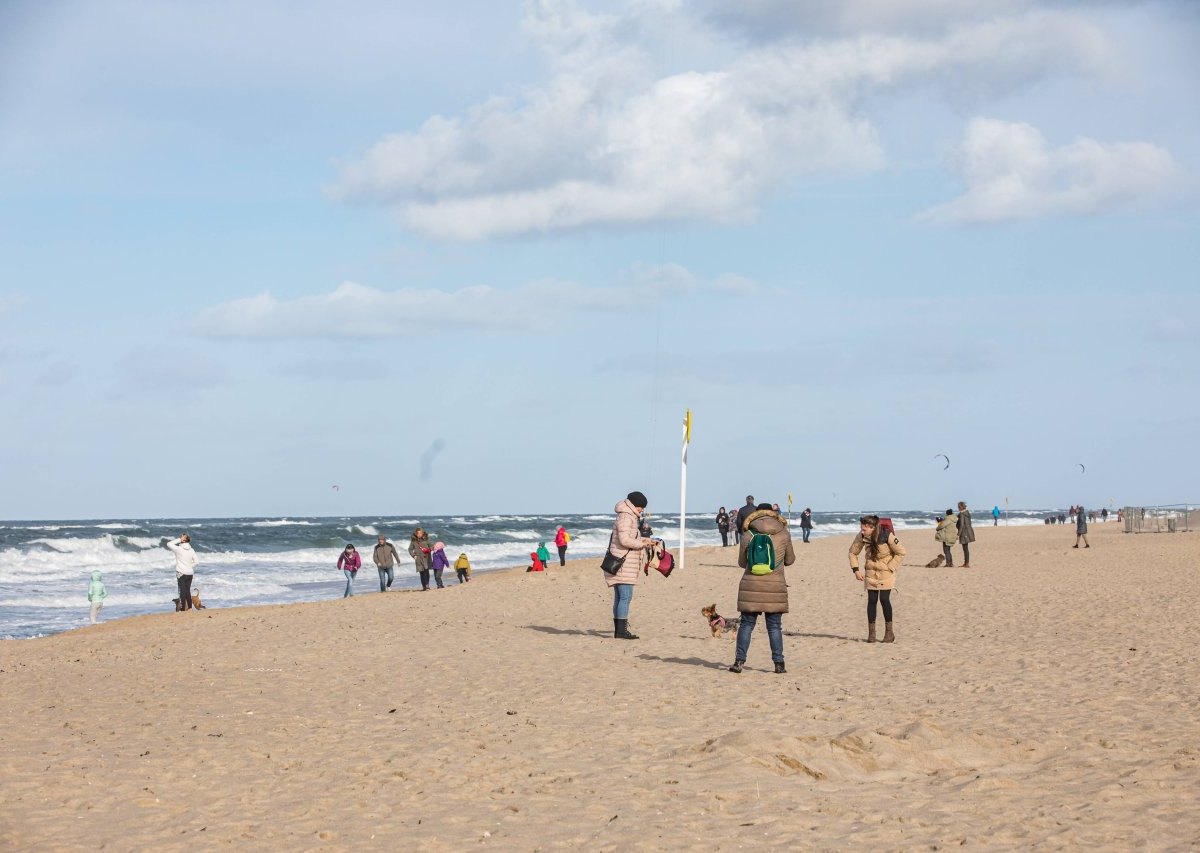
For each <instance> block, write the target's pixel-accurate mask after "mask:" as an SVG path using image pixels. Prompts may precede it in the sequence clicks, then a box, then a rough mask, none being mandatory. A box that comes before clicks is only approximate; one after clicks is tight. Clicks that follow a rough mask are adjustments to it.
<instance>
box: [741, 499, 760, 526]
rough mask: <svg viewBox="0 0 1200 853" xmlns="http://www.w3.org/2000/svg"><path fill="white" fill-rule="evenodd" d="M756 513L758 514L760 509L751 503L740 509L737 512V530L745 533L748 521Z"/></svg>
mask: <svg viewBox="0 0 1200 853" xmlns="http://www.w3.org/2000/svg"><path fill="white" fill-rule="evenodd" d="M756 512H758V508H757V507H755V506H754V504H750V503H748V504H746V505H745V506H744V507H742V508H741V509H739V510H738V511H737V529H738V530H743V531H744V530H745V529H746V519H747V518H749V517H750V516H751V515H753V514H754V513H756Z"/></svg>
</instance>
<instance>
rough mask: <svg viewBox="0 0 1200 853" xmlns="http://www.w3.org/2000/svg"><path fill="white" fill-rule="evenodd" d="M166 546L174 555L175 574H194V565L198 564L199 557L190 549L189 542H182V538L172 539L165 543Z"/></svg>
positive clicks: (190, 544)
mask: <svg viewBox="0 0 1200 853" xmlns="http://www.w3.org/2000/svg"><path fill="white" fill-rule="evenodd" d="M167 547H168V548H170V549H171V553H173V554H174V555H175V573H176V574H180V575H194V574H195V573H196V566H197V565H199V563H200V558H199V557H197V556H196V552H195V551H193V550H192V543H191V542H184V541H183V540H182V539H173V540H171V541H170V542H168V543H167Z"/></svg>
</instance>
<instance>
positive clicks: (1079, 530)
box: [1075, 507, 1087, 536]
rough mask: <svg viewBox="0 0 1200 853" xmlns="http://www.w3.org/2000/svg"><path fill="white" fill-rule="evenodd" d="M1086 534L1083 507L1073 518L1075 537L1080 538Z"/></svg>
mask: <svg viewBox="0 0 1200 853" xmlns="http://www.w3.org/2000/svg"><path fill="white" fill-rule="evenodd" d="M1085 533H1087V516H1086V515H1084V514H1083V507H1080V508H1079V514H1078V515H1076V516H1075V535H1076V536H1082V535H1084V534H1085Z"/></svg>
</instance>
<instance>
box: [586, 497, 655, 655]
mask: <svg viewBox="0 0 1200 853" xmlns="http://www.w3.org/2000/svg"><path fill="white" fill-rule="evenodd" d="M648 503H649V502H648V501H647V500H646V496H645V495H643V494H642V493H641V492H630V493H629V495H628V496H627V497H626V498H625V500H623V501H621V502H620V503H618V504H617V505H616V506H615V507H613V511H614V512H615V513H616V514H617V518H616V520H615V521H614V522H613V528H612V533H611V534H610V535H609V537H608V549H607V550H606V551H605V553H604V559H603V561H602V562H601V564H600V567H601V568H602V569H603V570H604V582H605V583H606V584H608V588H609V589H611V590H612V591H613V637H614V638H615V639H618V640H636V639H637V638H638V636H637V634H634V633H632V632H631V631H630V630H629V605H630V602H632V601H633V587H634V586H635V585H636V584H637V582H638V579H639V578H640V577H641V574H642V564H643V561H644V560H645V552H646V551H647V550H649V549H651V548H653V547H654V545H655V542H654V540H653V539H647V538H645V537H643V536H642V535H641V534H640V533H639V532H638V528H639V525H638V521H639V519H641V517H642V513H643V512H645V510H646V505H647V504H648Z"/></svg>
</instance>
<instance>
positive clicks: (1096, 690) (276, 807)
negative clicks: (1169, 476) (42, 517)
mask: <svg viewBox="0 0 1200 853" xmlns="http://www.w3.org/2000/svg"><path fill="white" fill-rule="evenodd" d="M976 529H977V532H978V537H979V538H978V541H977V542H976V543H975V544H974V545H973V546H972V557H973V558H974V559H973V568H971V569H962V568H954V569H947V568H941V569H926V568H924V567H923V564H924V563H925V562H926V561H928V560H930V559H931V558H933V557H934V556H935V555H936V554H938V553H940V548H939V547H938V546H937V543H935V542H934V540H933V534H932V531H914V532H908V533H904V532H903V531H902V535H903V537H904V544H905V545H906V547H907V548H908V552H909V556H908V558H907V560H906V568H905V569H904V570H903V572H902V574H901V575H900V579H899V582H898V585H897V586H898V589H899V592H898V593H897V594H896V596H895V599H894V602H895V607H896V635H897V642H896V643H895V644H891V645H883V644H877V645H868V644H866V643H864V642H862V640H863V638H864V637H865V633H866V624H865V622H866V618H865V602H866V599H865V595H864V593H863V591H862V587H861V585H860V584H856V583H855V582H854V580H853V578H852V576H851V574H850V572H849V571H848V569H847V562H846V556H845V553H846V549H847V546H848V539H846V538H842V537H839V538H830V539H820V540H815V541H814V542H813V543H811V544H809V545H803V544H800V543H799V542H797V544H796V550H797V553H798V560H797V564H796V565H795V566H793V567H791V568H789V569H788V570H787V571H788V580H789V583H790V596H791V608H792V609H791V613H789V614H788V615H787V616H785V617H784V630H785V632H786V636H785V638H784V643H785V650H786V654H787V665H788V672H787V673H786V674H785V675H775V674H774V673H773V672H771V662H770V655H769V650H768V646H767V638H766V632H765V630H764V628H763V625H762V623H761V621H760V623H759V626H758V630H757V631H756V632H755V637H754V643H753V646H752V648H751V651H750V660H749V666H748V668H747V670H746V671H745V672H743V673H742V674H740V675H735V674H733V673H730V672H728V671H726V667H727V666H728V665H729V664H730V663H731V661H732V659H733V649H734V643H733V639H732V637H731V636H726V637H725V638H724V639H713V638H712V637H711V636H710V634H709V631H708V628H707V625H706V623H705V621H704V619H703V618H702V617H701V615H700V608H701V607H702V606H704V605H706V604H709V603H712V602H716V604H717V605H718V609H719V610H720V611H721V613H722V614H723V615H725V616H733V615H736V613H735V602H736V591H737V583H738V577H739V574H740V573H739V571H738V570H737V569H735V568H733V565H734V563H735V551H734V549H733V548H732V547H731V548H729V549H719V548H717V549H713V548H708V549H693V550H692V551H690V552H689V553H688V555H687V566H686V568H685V569H684V570H682V571H676V573H675V574H674V575H673V576H672V577H671V578H669V579H664V578H662V577H659V576H657V575H656V574H655V575H654V576H652V577H650V578H647V579H646V582H645V583H644V584H642V585H640V586H639V587H638V590H637V593H636V595H635V598H634V601H633V610H632V615H631V620H630V623H631V627H632V628H633V629H634V630H635V631H636V632H638V633H639V634H641V639H640V640H638V641H622V640H614V639H612V637H611V632H612V620H611V597H610V594H609V592H608V590H607V588H606V587H605V586H604V584H603V581H602V577H601V573H600V570H599V568H597V562H598V561H597V560H587V561H577V562H572V563H570V564H569V565H568V567H567V568H565V569H560V568H558V567H557V566H553V567H551V569H550V570H549V571H548V572H547V573H545V574H544V575H527V574H525V573H524V572H507V573H494V574H480V575H476V577H475V580H474V581H473V582H472V583H470V584H469V585H466V586H463V587H459V586H458V585H457V584H452V585H451V586H450V587H449V588H448V589H446V590H444V591H433V592H427V593H423V592H405V593H391V594H387V595H379V594H363V595H359V596H357V597H355V598H352V599H347V600H342V599H340V598H336V597H335V596H337V595H338V591H339V589H340V583H341V582H340V581H339V580H337V579H335V578H333V577H332V574H333V573H331V581H330V596H331V598H330V600H328V601H321V602H316V603H311V604H300V605H289V606H279V607H258V608H241V609H232V610H215V609H209V610H205V611H202V612H198V613H182V614H176V613H164V614H162V615H154V616H145V617H138V618H132V619H125V620H119V621H116V622H112V623H108V624H101V625H99V626H96V627H89V628H85V629H81V630H77V631H72V632H69V633H66V634H61V635H57V636H53V637H47V638H42V639H37V640H28V641H9V642H4V643H0V680H2V681H0V683H2V684H3V703H2V706H0V791H2V795H0V843H2V844H3V845H5V846H6V847H7V848H14V849H36V850H59V849H100V848H104V849H117V850H135V849H147V848H150V847H151V846H153V847H154V849H157V850H176V849H179V850H182V849H185V848H194V847H195V846H196V844H197V843H201V844H205V843H207V844H206V846H213V847H215V846H218V845H229V846H232V847H234V848H236V849H261V850H279V849H317V848H323V849H345V850H350V849H355V850H357V849H373V848H379V849H397V848H399V849H427V850H447V849H464V848H466V847H468V846H472V847H478V848H488V847H491V848H495V849H501V850H549V849H568V848H585V849H589V850H593V849H594V850H628V849H634V848H637V849H664V850H667V849H669V850H679V849H695V850H714V849H719V850H726V849H728V850H733V849H739V848H742V847H746V848H749V847H753V846H767V847H771V848H776V849H779V848H785V847H787V848H792V849H815V850H825V849H828V850H833V849H841V848H845V847H846V846H848V845H854V846H856V847H868V846H869V847H871V848H872V849H880V850H909V849H930V850H934V849H941V848H945V847H960V846H967V847H969V848H971V849H992V850H1002V849H1011V848H1014V847H1020V848H1028V847H1034V846H1037V847H1040V848H1046V849H1078V848H1084V847H1086V848H1107V849H1116V850H1127V849H1131V848H1135V847H1141V848H1145V849H1151V850H1172V849H1176V850H1186V849H1193V848H1196V847H1197V846H1200V808H1198V806H1197V791H1200V703H1198V702H1197V698H1198V696H1197V693H1198V692H1200V661H1198V657H1197V651H1196V648H1197V644H1196V641H1195V635H1196V630H1195V629H1196V626H1197V624H1200V620H1198V619H1197V617H1196V615H1195V607H1196V605H1195V603H1194V600H1193V599H1194V594H1193V593H1194V590H1193V587H1194V584H1193V581H1194V580H1195V577H1196V571H1197V565H1198V564H1200V559H1198V558H1200V536H1197V535H1195V534H1183V533H1180V534H1174V535H1171V534H1158V535H1153V534H1149V535H1141V536H1134V535H1124V534H1122V533H1120V530H1119V526H1118V525H1117V524H1116V523H1115V522H1110V523H1109V524H1107V525H1105V524H1093V525H1091V532H1090V536H1089V538H1090V540H1091V542H1092V546H1093V547H1092V548H1091V549H1088V550H1084V549H1080V550H1078V551H1076V550H1072V549H1071V548H1070V546H1071V544H1073V542H1074V538H1075V537H1074V528H1073V527H1071V526H1066V527H1060V526H1051V527H1043V526H1037V527H1020V528H1004V527H1000V528H993V527H990V526H984V524H982V523H981V524H980V525H979V526H978V527H977V528H976ZM797 532H798V531H797ZM955 552H956V555H957V554H958V553H959V551H958V549H957V548H956V549H955ZM199 571H200V574H199V576H200V583H201V584H203V573H204V567H203V566H201V567H200V570H199ZM368 574H369V573H368ZM338 577H340V576H338ZM367 580H372V578H367ZM360 586H361V587H365V588H369V587H370V586H371V584H370V583H367V582H366V581H363V582H361V583H360ZM171 592H172V590H171V589H170V588H169V585H164V591H163V595H164V601H166V602H167V603H168V604H169V602H170V599H171ZM84 610H85V607H84V606H81V612H84ZM880 621H881V622H882V618H881V620H880ZM882 627H883V626H882V624H881V625H880V629H881V633H882Z"/></svg>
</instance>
